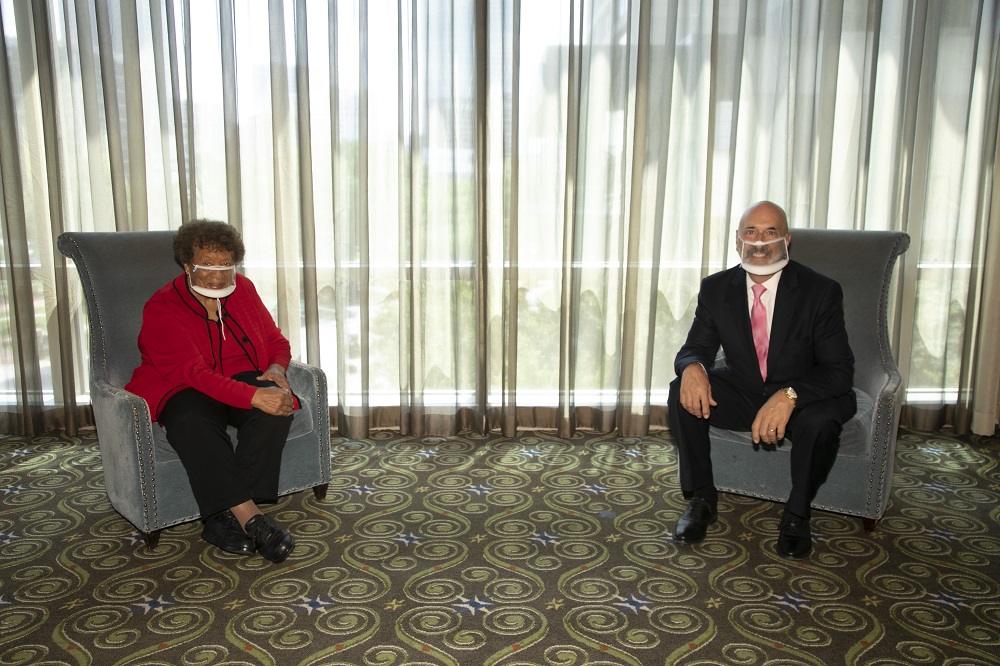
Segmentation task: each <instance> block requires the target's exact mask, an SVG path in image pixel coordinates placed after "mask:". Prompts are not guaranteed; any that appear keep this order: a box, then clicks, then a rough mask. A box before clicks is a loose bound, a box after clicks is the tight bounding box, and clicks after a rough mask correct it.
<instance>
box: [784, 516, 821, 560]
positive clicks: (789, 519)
mask: <svg viewBox="0 0 1000 666" xmlns="http://www.w3.org/2000/svg"><path fill="white" fill-rule="evenodd" d="M776 550H777V551H778V555H781V556H782V557H784V558H786V559H790V560H801V559H803V558H805V557H806V556H807V555H809V551H811V550H812V532H811V531H810V529H809V519H808V518H802V517H801V516H796V515H795V514H794V513H789V512H788V511H785V512H784V513H783V514H782V516H781V524H780V525H779V526H778V545H777V547H776Z"/></svg>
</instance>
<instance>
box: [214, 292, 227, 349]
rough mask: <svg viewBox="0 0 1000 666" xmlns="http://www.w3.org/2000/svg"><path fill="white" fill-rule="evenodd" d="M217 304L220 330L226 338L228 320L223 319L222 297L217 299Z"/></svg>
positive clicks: (223, 337)
mask: <svg viewBox="0 0 1000 666" xmlns="http://www.w3.org/2000/svg"><path fill="white" fill-rule="evenodd" d="M215 306H216V308H218V310H217V312H218V313H219V314H218V317H219V330H220V331H222V339H223V340H225V339H226V322H224V321H222V299H221V298H217V299H215Z"/></svg>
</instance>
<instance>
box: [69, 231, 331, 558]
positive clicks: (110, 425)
mask: <svg viewBox="0 0 1000 666" xmlns="http://www.w3.org/2000/svg"><path fill="white" fill-rule="evenodd" d="M173 235H174V234H173V232H171V231H149V232H145V231H143V232H118V233H114V232H111V233H102V232H89V233H88V232H80V233H72V232H71V233H64V234H62V235H60V236H59V239H58V241H57V245H58V247H59V251H60V252H62V253H63V254H64V255H66V256H67V257H71V258H72V259H73V261H74V263H75V264H76V268H77V270H78V271H79V273H80V282H81V284H82V287H83V293H84V298H85V299H86V302H87V314H88V317H89V321H90V399H91V403H92V404H93V407H94V421H95V423H96V425H97V435H98V440H99V442H100V447H101V461H102V463H103V465H104V482H105V487H106V489H107V493H108V497H109V498H110V500H111V506H113V507H114V508H115V509H116V510H117V511H118V512H119V513H121V514H122V515H123V516H124V517H125V518H126V519H127V520H128V521H129V522H131V523H132V524H133V525H135V526H136V527H137V528H138V529H139V531H140V532H142V533H143V535H144V537H145V539H146V543H147V545H148V546H149V547H150V548H155V547H156V544H157V541H158V539H159V534H160V530H162V529H164V528H166V527H170V526H172V525H177V524H179V523H183V522H186V521H189V520H194V519H196V518H198V517H199V513H198V505H197V504H196V503H195V500H194V495H193V494H192V493H191V487H190V485H189V483H188V478H187V474H186V473H185V471H184V467H183V466H182V465H181V462H180V460H179V459H178V458H177V455H176V453H174V450H173V449H172V448H171V447H170V445H169V444H168V443H167V439H166V434H165V431H164V429H163V428H162V427H161V426H159V425H158V424H155V423H153V422H152V420H151V418H150V412H149V407H148V405H147V404H146V401H145V400H143V399H142V398H140V397H138V396H136V395H134V394H132V393H129V392H128V391H126V390H125V389H124V388H122V387H123V386H125V384H126V383H127V382H128V380H129V378H130V377H131V376H132V370H133V369H134V368H135V367H136V366H137V365H139V348H138V346H137V339H138V336H139V328H140V326H141V324H142V308H143V306H144V305H145V303H146V301H147V300H148V299H149V297H150V296H152V294H153V292H154V291H156V290H157V289H159V288H160V287H162V286H163V285H164V284H166V283H167V282H168V281H169V280H170V279H171V278H174V277H176V276H177V274H178V271H179V270H180V269H179V267H178V266H177V264H176V263H175V262H174V259H173V256H174V254H173ZM288 381H289V384H290V385H291V387H292V391H293V392H294V393H295V394H296V395H297V396H298V397H299V402H300V405H301V409H300V410H299V411H297V412H296V413H295V416H294V419H293V421H292V429H291V432H290V433H289V435H288V440H287V442H286V444H285V449H284V453H283V455H282V459H281V477H280V480H279V483H278V492H279V494H281V495H287V494H289V493H294V492H296V491H299V490H304V489H306V488H312V489H313V491H314V492H315V494H316V496H317V497H320V498H322V497H323V496H325V494H326V489H327V485H328V483H329V481H330V469H331V467H330V412H329V406H328V402H327V387H326V375H325V374H324V373H323V371H322V370H320V369H319V368H315V367H312V366H308V365H304V364H301V363H296V362H294V361H293V362H292V364H291V365H290V366H289V367H288ZM235 434H236V433H235V430H234V429H232V428H230V436H231V437H234V441H235Z"/></svg>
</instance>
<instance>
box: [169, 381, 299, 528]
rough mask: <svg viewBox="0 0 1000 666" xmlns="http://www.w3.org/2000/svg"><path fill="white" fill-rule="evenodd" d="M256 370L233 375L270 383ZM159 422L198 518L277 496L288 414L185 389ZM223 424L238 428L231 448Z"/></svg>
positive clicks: (170, 403) (268, 384)
mask: <svg viewBox="0 0 1000 666" xmlns="http://www.w3.org/2000/svg"><path fill="white" fill-rule="evenodd" d="M259 374H260V373H258V372H242V373H240V374H238V375H235V376H233V379H235V380H237V381H241V382H243V383H245V384H250V385H252V386H274V383H273V382H270V381H263V380H258V379H257V376H258V375H259ZM159 422H160V423H161V424H162V425H163V426H164V428H166V430H167V441H168V442H169V443H170V446H171V447H173V449H174V451H176V452H177V456H178V457H179V458H180V460H181V464H183V465H184V470H185V471H186V472H187V475H188V479H189V480H190V482H191V490H192V491H193V492H194V498H195V501H196V502H197V503H198V509H199V510H200V511H201V515H202V516H210V515H212V514H214V513H218V512H219V511H222V510H224V509H228V508H229V507H232V506H236V505H237V504H242V503H243V502H246V501H247V500H254V501H258V502H273V501H274V500H276V499H277V498H278V475H279V473H280V471H281V452H282V451H283V450H284V448H285V440H286V439H288V431H289V429H290V428H291V426H292V417H291V416H274V415H271V414H268V413H266V412H262V411H261V410H259V409H257V408H251V409H240V408H238V407H230V406H229V405H226V404H224V403H221V402H219V401H218V400H216V399H215V398H210V397H209V396H207V395H205V394H204V393H202V392H201V391H198V390H197V389H193V388H187V389H184V390H183V391H180V392H178V393H176V394H174V395H173V396H171V397H170V399H169V400H168V401H167V404H166V405H164V407H163V410H162V411H161V412H160V418H159ZM227 426H233V427H235V428H236V430H237V440H238V444H237V445H235V446H234V443H233V441H232V440H231V439H230V437H229V433H228V432H226V427H227Z"/></svg>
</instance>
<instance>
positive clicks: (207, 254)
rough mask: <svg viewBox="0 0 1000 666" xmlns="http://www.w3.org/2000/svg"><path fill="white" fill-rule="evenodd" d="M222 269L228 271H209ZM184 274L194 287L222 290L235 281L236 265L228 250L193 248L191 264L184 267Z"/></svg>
mask: <svg viewBox="0 0 1000 666" xmlns="http://www.w3.org/2000/svg"><path fill="white" fill-rule="evenodd" d="M222 267H226V268H229V269H230V270H224V271H220V270H211V269H213V268H222ZM184 272H185V273H187V274H188V275H189V276H190V277H191V283H192V284H194V285H197V286H199V287H204V288H206V289H223V288H225V287H228V286H229V285H231V284H232V283H233V280H235V279H236V278H235V273H236V264H235V263H234V262H233V255H232V253H231V252H229V251H228V250H219V249H214V248H204V247H198V248H195V251H194V257H193V258H192V259H191V263H190V264H186V265H185V266H184Z"/></svg>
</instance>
